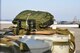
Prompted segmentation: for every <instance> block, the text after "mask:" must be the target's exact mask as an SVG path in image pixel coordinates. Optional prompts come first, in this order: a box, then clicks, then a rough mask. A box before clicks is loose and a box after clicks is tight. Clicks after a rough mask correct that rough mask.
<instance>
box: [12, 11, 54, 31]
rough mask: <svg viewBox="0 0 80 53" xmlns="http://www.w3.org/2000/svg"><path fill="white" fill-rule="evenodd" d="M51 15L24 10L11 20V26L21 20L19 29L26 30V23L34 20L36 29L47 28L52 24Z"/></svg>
mask: <svg viewBox="0 0 80 53" xmlns="http://www.w3.org/2000/svg"><path fill="white" fill-rule="evenodd" d="M53 18H54V17H53V15H51V14H50V13H48V12H42V11H32V10H25V11H22V12H21V13H19V14H18V15H17V16H16V17H15V18H14V20H13V24H17V20H22V22H21V27H22V28H27V26H26V21H27V20H28V19H34V20H35V21H36V29H37V30H38V29H40V28H41V27H44V28H45V27H48V26H50V25H52V24H53Z"/></svg>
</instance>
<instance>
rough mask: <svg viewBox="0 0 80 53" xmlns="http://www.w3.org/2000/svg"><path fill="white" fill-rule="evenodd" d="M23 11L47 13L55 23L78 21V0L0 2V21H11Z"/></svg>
mask: <svg viewBox="0 0 80 53" xmlns="http://www.w3.org/2000/svg"><path fill="white" fill-rule="evenodd" d="M24 10H39V11H47V12H50V13H51V14H52V15H54V17H55V19H56V20H57V21H60V20H70V21H71V20H72V19H73V18H74V17H75V16H76V17H77V18H78V19H80V0H1V19H8V20H9V19H11V20H13V19H14V18H15V16H16V15H17V14H18V13H20V12H21V11H24Z"/></svg>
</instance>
